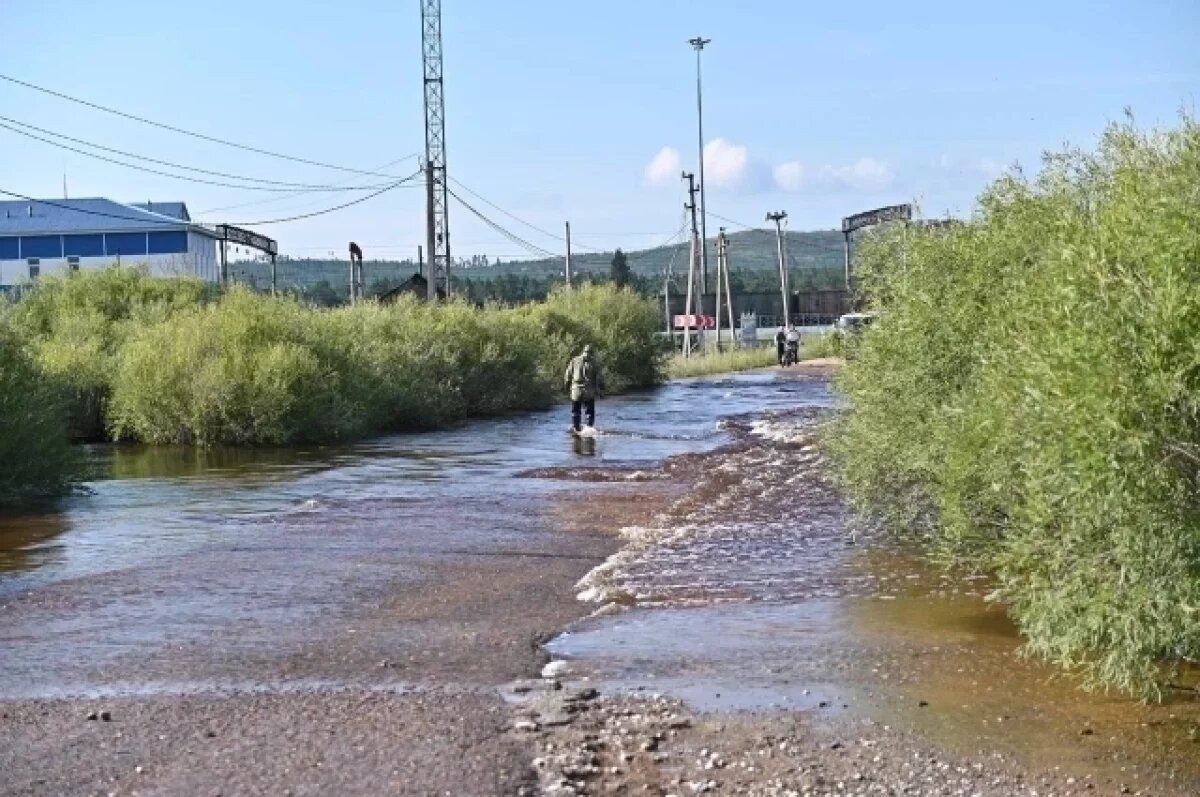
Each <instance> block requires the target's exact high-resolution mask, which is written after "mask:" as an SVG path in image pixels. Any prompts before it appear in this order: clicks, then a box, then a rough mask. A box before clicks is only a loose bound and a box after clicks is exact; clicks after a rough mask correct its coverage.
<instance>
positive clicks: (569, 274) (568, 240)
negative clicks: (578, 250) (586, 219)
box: [565, 221, 571, 288]
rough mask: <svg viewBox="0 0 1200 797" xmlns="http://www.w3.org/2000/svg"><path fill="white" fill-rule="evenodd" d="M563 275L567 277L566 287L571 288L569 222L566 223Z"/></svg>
mask: <svg viewBox="0 0 1200 797" xmlns="http://www.w3.org/2000/svg"><path fill="white" fill-rule="evenodd" d="M565 274H566V277H567V287H568V288H570V287H571V222H569V221H568V222H567V264H566V270H565Z"/></svg>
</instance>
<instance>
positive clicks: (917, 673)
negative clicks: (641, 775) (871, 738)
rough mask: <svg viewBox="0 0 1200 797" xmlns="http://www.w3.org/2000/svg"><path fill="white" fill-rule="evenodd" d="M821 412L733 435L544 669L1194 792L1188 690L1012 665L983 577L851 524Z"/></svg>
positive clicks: (613, 567)
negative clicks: (1116, 692)
mask: <svg viewBox="0 0 1200 797" xmlns="http://www.w3.org/2000/svg"><path fill="white" fill-rule="evenodd" d="M822 415H823V412H822V411H820V410H813V409H810V408H796V409H792V410H789V411H786V412H766V413H763V414H762V416H760V417H759V418H758V419H757V420H752V421H749V422H747V421H746V420H745V419H742V420H741V421H739V422H738V423H735V424H732V425H731V427H730V432H731V434H732V436H733V437H734V439H735V441H736V442H735V443H734V444H733V445H732V446H730V447H729V448H727V449H726V450H724V451H723V452H722V453H721V455H720V456H719V458H713V459H712V460H711V461H710V464H709V466H708V467H704V466H701V469H700V471H699V473H700V475H699V476H698V478H697V479H696V480H695V481H694V483H693V484H692V485H691V486H690V489H688V490H687V491H686V492H685V494H684V495H683V496H682V497H681V498H680V499H679V500H677V501H676V502H675V503H674V504H673V505H671V506H669V507H667V508H665V509H664V510H663V511H662V512H661V513H660V514H659V515H658V516H657V517H656V518H655V519H654V521H653V522H652V523H651V524H648V525H646V526H641V527H631V528H626V529H624V530H623V531H622V536H623V538H624V541H625V546H624V548H623V549H622V550H621V551H620V552H619V553H617V554H616V555H614V556H612V557H611V558H610V559H609V560H608V561H607V562H606V563H605V564H604V565H602V566H600V567H598V568H596V569H595V570H593V571H592V572H591V573H590V574H589V575H588V576H587V577H586V578H585V579H584V580H583V581H582V582H581V584H580V588H581V598H584V599H587V600H593V601H595V602H597V604H599V605H600V607H601V608H600V609H599V610H598V611H597V613H596V614H595V615H594V616H592V617H591V618H589V619H587V620H584V621H582V622H581V623H578V624H577V625H576V626H575V627H574V628H572V629H570V630H569V631H567V632H566V633H564V634H562V635H560V636H559V637H558V638H556V639H555V640H553V641H552V642H551V643H550V645H549V648H550V650H551V652H552V654H553V655H554V656H556V657H559V658H562V659H564V660H566V664H567V666H568V668H569V671H570V672H572V673H574V674H575V675H576V676H579V677H587V678H591V679H594V680H596V681H598V682H600V683H601V684H602V685H603V686H604V687H606V688H608V689H618V690H626V691H634V692H650V693H660V694H669V695H672V696H675V697H679V698H682V699H684V700H685V701H687V702H688V703H690V704H691V705H693V706H694V707H696V708H697V709H700V710H704V711H755V712H777V711H794V710H801V711H806V712H809V713H811V715H812V716H814V717H816V718H817V719H818V721H822V720H824V721H827V722H831V723H833V722H839V721H846V720H849V721H856V720H860V719H869V720H874V721H876V722H879V723H881V724H886V725H889V726H895V727H896V728H898V729H901V730H906V731H907V730H912V731H915V732H917V733H918V734H919V735H922V736H925V737H927V738H931V739H933V740H935V741H937V742H938V743H940V744H942V745H944V746H945V747H947V748H949V749H951V750H955V751H957V752H959V753H960V754H963V755H972V754H975V753H977V752H978V751H993V752H1000V753H1004V754H1011V755H1014V756H1016V757H1017V758H1019V759H1020V760H1022V761H1024V762H1025V764H1026V765H1028V766H1031V767H1034V768H1038V769H1047V770H1048V769H1055V768H1061V769H1063V770H1065V771H1066V772H1068V773H1069V774H1074V775H1077V776H1090V777H1101V776H1104V777H1109V778H1111V779H1113V780H1114V781H1119V782H1128V783H1132V784H1134V785H1135V786H1137V785H1138V784H1139V783H1140V784H1143V785H1145V784H1147V783H1153V782H1172V783H1173V784H1174V785H1184V787H1185V791H1188V790H1189V789H1193V788H1194V789H1195V791H1196V793H1200V703H1198V702H1197V700H1196V695H1195V692H1192V691H1187V692H1182V691H1180V692H1172V693H1171V694H1170V695H1169V696H1168V699H1167V701H1166V702H1165V703H1164V704H1163V705H1154V706H1144V705H1140V704H1136V703H1133V702H1131V701H1129V700H1127V699H1124V698H1121V697H1117V696H1105V695H1097V694H1089V693H1085V692H1083V691H1081V690H1080V689H1079V683H1078V681H1077V680H1076V679H1074V678H1072V677H1069V676H1066V675H1064V674H1062V673H1061V671H1059V670H1056V669H1053V668H1050V667H1047V666H1044V665H1041V664H1039V663H1037V662H1033V661H1029V660H1027V659H1025V658H1023V657H1022V656H1021V654H1020V652H1019V646H1020V638H1019V635H1018V633H1017V630H1016V628H1015V627H1014V626H1013V624H1012V623H1011V622H1010V620H1009V619H1008V617H1007V616H1006V614H1005V612H1004V611H1003V609H1002V608H1001V607H999V606H997V605H994V604H992V603H989V602H988V601H987V600H986V599H985V596H986V595H987V593H988V592H989V591H990V585H989V584H988V583H987V580H986V579H985V578H983V577H981V576H970V575H966V576H964V575H957V576H952V575H950V574H947V573H945V572H942V571H940V570H937V569H934V568H932V567H930V566H928V565H927V564H925V563H924V562H923V561H922V559H921V558H920V557H918V556H916V555H914V554H913V553H912V552H910V551H908V550H906V549H905V548H904V546H903V545H901V544H898V543H895V542H890V541H888V540H886V539H883V538H882V537H881V535H880V532H879V531H878V530H877V529H872V528H870V527H868V526H865V525H863V524H861V523H857V522H855V521H854V520H853V519H852V518H851V517H850V516H849V515H848V514H847V511H846V508H845V506H844V505H843V503H842V502H841V500H840V498H839V496H838V494H837V492H836V490H835V489H834V488H833V487H832V486H831V485H830V483H829V480H828V466H827V463H826V462H825V461H824V460H823V459H822V457H821V455H820V453H819V452H818V450H817V448H816V445H815V438H814V433H815V431H816V428H817V425H818V424H819V423H820V422H821V420H822ZM1185 675H1186V676H1187V678H1186V680H1189V681H1194V680H1195V673H1194V672H1192V673H1189V674H1185Z"/></svg>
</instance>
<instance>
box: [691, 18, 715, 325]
mask: <svg viewBox="0 0 1200 797" xmlns="http://www.w3.org/2000/svg"><path fill="white" fill-rule="evenodd" d="M711 41H712V39H705V38H703V37H701V36H697V37H695V38H694V39H688V44H690V45H692V48H693V49H694V50H695V51H696V139H697V141H698V143H699V147H700V298H701V302H700V305H701V306H700V312H704V306H703V305H704V302H703V298H704V294H706V293H708V203H707V202H705V201H704V192H705V190H706V189H707V185H706V183H705V180H704V99H703V92H702V91H701V87H700V51H701V50H703V49H704V45H706V44H708V43H709V42H711Z"/></svg>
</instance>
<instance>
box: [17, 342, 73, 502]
mask: <svg viewBox="0 0 1200 797" xmlns="http://www.w3.org/2000/svg"><path fill="white" fill-rule="evenodd" d="M66 409H67V403H66V401H65V400H64V396H63V394H62V393H61V392H60V391H59V390H58V389H57V388H56V387H55V386H54V384H53V382H52V381H51V380H47V379H46V378H45V377H44V376H43V375H42V374H41V373H40V372H39V370H38V368H37V366H36V365H35V364H34V363H33V362H32V360H30V358H29V356H28V355H27V354H26V353H25V350H24V348H23V347H22V345H21V341H20V339H19V338H18V337H17V335H16V334H15V333H14V332H13V330H12V328H11V326H10V325H9V324H7V323H5V322H4V320H3V319H0V419H2V420H0V463H2V464H0V505H8V504H20V503H26V502H28V501H34V500H38V499H40V498H46V497H49V496H54V495H59V494H62V493H65V492H67V491H68V490H69V489H70V488H71V485H72V483H73V481H74V480H75V479H76V478H77V477H78V476H79V475H80V473H81V471H80V462H81V460H80V458H79V457H78V456H77V454H76V452H75V451H74V450H73V449H72V448H71V445H70V441H69V439H68V435H67V421H66Z"/></svg>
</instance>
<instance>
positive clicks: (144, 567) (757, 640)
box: [0, 373, 1200, 784]
mask: <svg viewBox="0 0 1200 797" xmlns="http://www.w3.org/2000/svg"><path fill="white" fill-rule="evenodd" d="M836 406H837V399H836V397H835V396H834V395H833V394H832V392H831V391H830V388H829V386H828V383H827V381H826V380H825V379H824V378H822V377H819V376H798V375H795V374H792V375H780V374H775V373H755V374H747V375H739V376H733V377H724V378H717V379H701V380H691V381H684V382H677V383H673V384H670V385H668V386H665V387H663V388H661V389H659V390H656V391H653V392H647V393H642V394H636V395H630V396H623V397H617V398H612V399H607V400H605V401H604V402H602V403H601V404H600V406H599V408H598V410H599V417H598V426H599V428H600V429H601V430H602V431H603V434H602V435H601V436H600V437H599V438H598V439H596V440H594V441H592V440H578V439H574V438H572V437H571V436H570V435H568V434H567V433H566V427H567V418H566V415H565V413H564V412H562V411H561V410H560V411H558V412H547V413H535V414H527V415H520V416H512V417H505V418H499V419H492V420H486V421H477V422H472V423H470V424H467V425H463V426H461V427H458V428H455V429H451V430H447V431H441V432H436V433H428V434H415V435H401V436H393V437H386V438H380V439H377V440H372V441H370V442H366V443H361V444H357V445H349V446H338V447H313V448H308V449H289V450H284V451H262V450H258V451H246V450H214V451H206V452H204V451H194V450H180V449H153V450H143V449H129V448H121V447H97V448H96V449H94V450H93V456H94V457H95V458H96V461H97V464H98V466H99V468H100V472H102V473H104V474H105V475H104V477H103V478H100V479H98V480H97V481H95V482H94V483H92V484H90V485H89V487H90V493H89V494H87V495H82V496H79V497H75V498H72V499H70V500H68V501H66V502H64V503H63V504H62V505H61V507H60V508H59V510H58V511H55V512H52V513H42V514H37V515H24V516H9V517H0V699H3V698H22V697H59V696H76V695H82V696H89V695H105V694H156V693H184V694H191V693H204V692H227V691H251V692H253V691H256V690H263V691H276V692H286V691H289V690H304V689H308V688H323V689H329V688H338V687H341V686H354V687H369V688H388V687H393V688H403V687H404V682H403V680H402V675H403V673H402V672H399V673H395V674H393V671H391V670H380V669H379V668H377V667H376V666H375V663H376V662H378V661H379V660H381V659H386V658H388V657H389V656H392V655H394V652H395V651H396V650H398V649H405V648H408V649H419V650H421V651H423V653H422V655H427V656H436V655H438V646H437V637H436V635H435V634H434V632H433V631H430V630H429V629H427V628H424V627H422V626H421V625H420V624H419V623H408V624H403V623H394V622H393V621H392V617H393V616H392V615H388V614H386V613H381V614H379V615H378V616H371V617H365V616H364V609H363V606H364V605H365V604H369V605H380V606H383V605H393V604H395V603H402V602H403V601H404V600H405V599H406V596H411V595H414V594H417V593H419V592H420V591H421V590H422V589H423V585H424V584H425V583H426V582H427V581H428V579H430V578H431V574H432V573H435V572H437V573H444V572H446V571H447V569H448V568H449V569H450V570H451V571H452V570H453V568H454V566H455V564H456V563H461V562H463V561H465V560H468V559H475V558H478V557H500V556H509V555H514V556H515V555H520V556H522V557H526V559H524V560H523V561H531V562H536V561H537V557H538V556H542V555H551V554H549V553H547V552H549V551H561V549H562V545H561V541H560V542H559V543H557V544H556V545H550V544H549V543H548V540H549V539H550V538H551V537H552V536H553V535H555V534H561V533H563V532H562V531H561V527H562V526H563V525H566V524H569V522H570V519H571V517H572V516H574V515H577V514H578V513H580V512H584V513H604V512H606V511H609V509H608V507H609V506H610V504H611V501H610V499H611V498H612V496H614V495H618V494H619V491H621V490H634V489H639V488H641V487H644V486H646V485H647V484H649V485H654V484H657V483H661V484H664V485H674V489H673V490H667V491H665V492H664V493H663V495H664V496H665V497H664V498H663V499H662V506H661V507H660V511H658V512H657V514H656V515H655V516H654V518H653V520H652V521H651V522H649V523H644V524H642V525H637V526H630V527H626V528H624V529H622V530H621V539H620V545H621V548H620V550H619V552H618V553H616V554H615V555H613V556H612V557H611V558H610V559H609V560H608V561H607V562H605V563H604V564H603V565H601V566H600V567H598V568H596V569H595V570H593V571H592V572H591V573H590V574H589V575H588V576H587V577H586V578H585V579H584V580H583V582H581V583H580V585H579V591H580V597H581V599H584V600H589V601H594V602H595V604H596V607H597V609H598V611H597V613H596V615H594V616H593V617H591V618H588V619H587V620H585V621H583V622H581V623H579V624H577V625H576V626H575V627H573V628H571V629H570V630H569V631H567V632H565V633H563V634H561V635H560V636H558V637H557V638H555V639H554V640H552V641H551V642H550V643H549V644H548V645H547V647H548V649H549V651H550V652H551V654H552V655H554V656H555V657H558V658H564V659H567V660H569V663H570V665H571V667H572V669H573V670H574V671H575V672H576V673H578V674H580V675H584V676H587V677H590V678H593V679H595V680H597V681H599V682H602V683H604V684H606V685H608V686H609V687H611V688H615V689H628V690H632V691H639V690H648V691H653V692H660V693H668V694H673V695H677V696H679V697H681V698H683V699H685V700H687V701H689V702H690V703H692V704H693V705H694V706H695V707H697V708H698V709H701V710H732V711H780V710H784V711H787V710H802V711H806V712H809V713H810V714H812V715H813V716H815V717H818V718H820V717H823V716H829V717H830V718H831V721H833V720H835V719H836V718H844V717H851V718H857V717H866V718H871V719H874V720H876V721H879V722H882V723H886V724H891V725H894V726H897V727H902V728H910V727H911V728H913V729H914V730H916V731H918V732H919V733H922V734H925V735H927V736H929V737H931V738H933V739H934V740H936V741H938V742H939V743H942V744H944V745H947V746H949V747H951V748H954V749H960V750H964V751H974V750H976V749H983V748H987V749H994V750H1003V751H1007V752H1012V753H1014V754H1016V755H1018V756H1020V757H1022V758H1024V759H1026V760H1027V761H1028V762H1030V763H1032V764H1034V765H1038V766H1047V767H1050V766H1062V767H1064V768H1067V769H1070V770H1072V771H1079V772H1081V773H1082V772H1086V773H1097V772H1100V771H1112V772H1120V773H1121V774H1122V777H1123V778H1124V779H1126V780H1132V781H1133V782H1135V783H1136V782H1137V776H1138V775H1139V774H1141V773H1150V772H1153V773H1156V776H1157V777H1174V778H1177V779H1179V780H1180V781H1183V782H1190V780H1195V782H1196V783H1197V784H1200V744H1197V743H1196V742H1195V741H1193V739H1194V738H1195V737H1196V735H1197V733H1198V731H1197V729H1198V728H1200V711H1198V710H1197V705H1196V703H1195V702H1194V701H1193V700H1191V699H1190V698H1185V697H1184V696H1183V695H1182V694H1173V695H1172V699H1171V700H1170V701H1168V703H1167V704H1165V705H1161V706H1140V705H1137V704H1133V703H1131V702H1129V701H1126V700H1124V699H1120V698H1116V697H1103V696H1096V695H1088V694H1085V693H1082V692H1080V691H1079V690H1078V689H1077V688H1076V684H1075V683H1074V682H1073V681H1072V680H1071V679H1069V678H1066V677H1063V676H1061V675H1059V674H1058V673H1057V671H1054V670H1052V669H1049V668H1046V667H1043V666H1040V665H1038V664H1036V663H1033V662H1028V661H1026V660H1024V659H1022V658H1021V657H1020V656H1019V654H1018V647H1019V637H1018V635H1017V633H1016V630H1015V629H1014V628H1013V627H1012V625H1011V623H1009V621H1008V620H1007V618H1006V617H1005V615H1004V613H1003V611H1002V610H1001V609H999V608H998V607H996V606H993V605H991V604H988V603H987V602H986V601H985V600H984V597H983V596H984V595H985V594H986V593H987V592H988V585H987V584H986V582H985V581H984V580H983V579H972V578H963V577H950V576H948V575H946V574H944V573H941V572H939V571H936V570H933V569H931V568H929V567H927V566H926V565H924V564H923V563H922V562H921V560H920V559H919V558H918V557H915V556H913V555H911V554H910V553H909V552H907V551H905V550H904V549H903V548H902V547H899V546H897V545H894V544H891V543H888V542H887V541H885V540H882V539H879V538H878V535H877V532H875V531H874V530H872V529H871V528H869V527H862V526H860V525H859V524H856V523H855V522H854V521H853V519H852V518H851V517H850V516H849V514H848V512H847V510H846V507H845V506H844V504H843V503H842V501H841V499H840V497H839V496H838V494H837V493H836V491H835V490H834V489H833V488H832V487H831V486H830V484H829V483H828V480H827V471H828V466H827V463H825V462H824V460H823V459H822V457H821V455H820V453H819V451H818V450H817V447H816V445H815V438H814V430H815V428H816V426H817V424H819V423H820V422H821V421H822V420H823V419H824V418H825V417H827V415H828V413H830V412H832V411H834V409H835V407H836ZM614 491H616V492H614ZM606 502H609V503H606ZM619 516H620V513H619V512H618V513H615V514H614V517H619ZM606 517H607V516H606ZM553 555H556V556H558V555H561V554H560V553H555V554H553ZM366 614H369V613H366ZM451 630H453V629H451ZM460 631H461V633H469V628H468V627H467V626H466V625H464V627H463V628H462V629H460ZM437 633H448V631H447V629H439V630H438V631H437ZM331 640H332V641H336V644H337V646H338V649H339V651H340V653H339V655H340V656H341V657H342V660H341V663H339V664H338V666H331V665H330V664H329V661H328V657H325V656H322V655H319V654H318V652H317V650H316V646H318V645H328V644H330V641H331ZM347 662H349V663H347ZM447 666H449V667H452V668H454V667H457V668H459V669H460V670H461V671H462V672H463V673H464V676H468V677H469V676H470V674H471V667H472V666H473V665H472V663H471V662H467V661H463V662H449V663H448V664H447Z"/></svg>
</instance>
